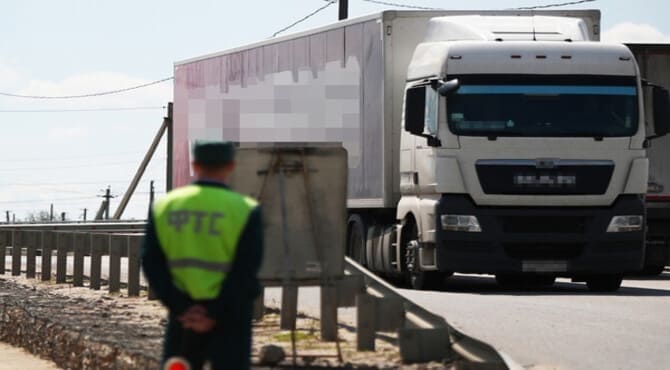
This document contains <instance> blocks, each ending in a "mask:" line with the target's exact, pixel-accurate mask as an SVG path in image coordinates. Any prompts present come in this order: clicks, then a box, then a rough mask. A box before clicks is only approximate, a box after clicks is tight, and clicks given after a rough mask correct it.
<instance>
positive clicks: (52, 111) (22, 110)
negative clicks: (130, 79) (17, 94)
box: [0, 106, 165, 113]
mask: <svg viewBox="0 0 670 370" xmlns="http://www.w3.org/2000/svg"><path fill="white" fill-rule="evenodd" d="M155 109H165V106H161V107H110V108H76V109H0V113H65V112H119V111H136V110H155Z"/></svg>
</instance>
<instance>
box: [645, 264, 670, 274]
mask: <svg viewBox="0 0 670 370" xmlns="http://www.w3.org/2000/svg"><path fill="white" fill-rule="evenodd" d="M663 270H665V266H645V267H644V270H642V275H645V276H658V275H660V274H662V273H663Z"/></svg>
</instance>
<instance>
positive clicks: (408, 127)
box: [405, 85, 426, 135]
mask: <svg viewBox="0 0 670 370" xmlns="http://www.w3.org/2000/svg"><path fill="white" fill-rule="evenodd" d="M425 114H426V86H425V85H424V86H417V87H412V88H409V89H407V93H406V94H405V131H408V132H409V133H411V134H413V135H422V134H423V130H424V129H425V119H426V116H425Z"/></svg>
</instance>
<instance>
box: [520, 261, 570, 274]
mask: <svg viewBox="0 0 670 370" xmlns="http://www.w3.org/2000/svg"><path fill="white" fill-rule="evenodd" d="M522 269H523V272H566V271H568V263H567V262H566V261H523V266H522Z"/></svg>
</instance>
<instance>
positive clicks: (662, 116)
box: [653, 86, 670, 137]
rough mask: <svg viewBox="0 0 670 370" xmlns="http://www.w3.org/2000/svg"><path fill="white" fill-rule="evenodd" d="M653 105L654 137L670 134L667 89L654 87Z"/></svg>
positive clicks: (669, 97)
mask: <svg viewBox="0 0 670 370" xmlns="http://www.w3.org/2000/svg"><path fill="white" fill-rule="evenodd" d="M653 104H654V108H653V114H654V136H655V137H659V136H664V135H666V134H668V132H670V93H668V89H665V88H663V87H660V86H654V89H653Z"/></svg>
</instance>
